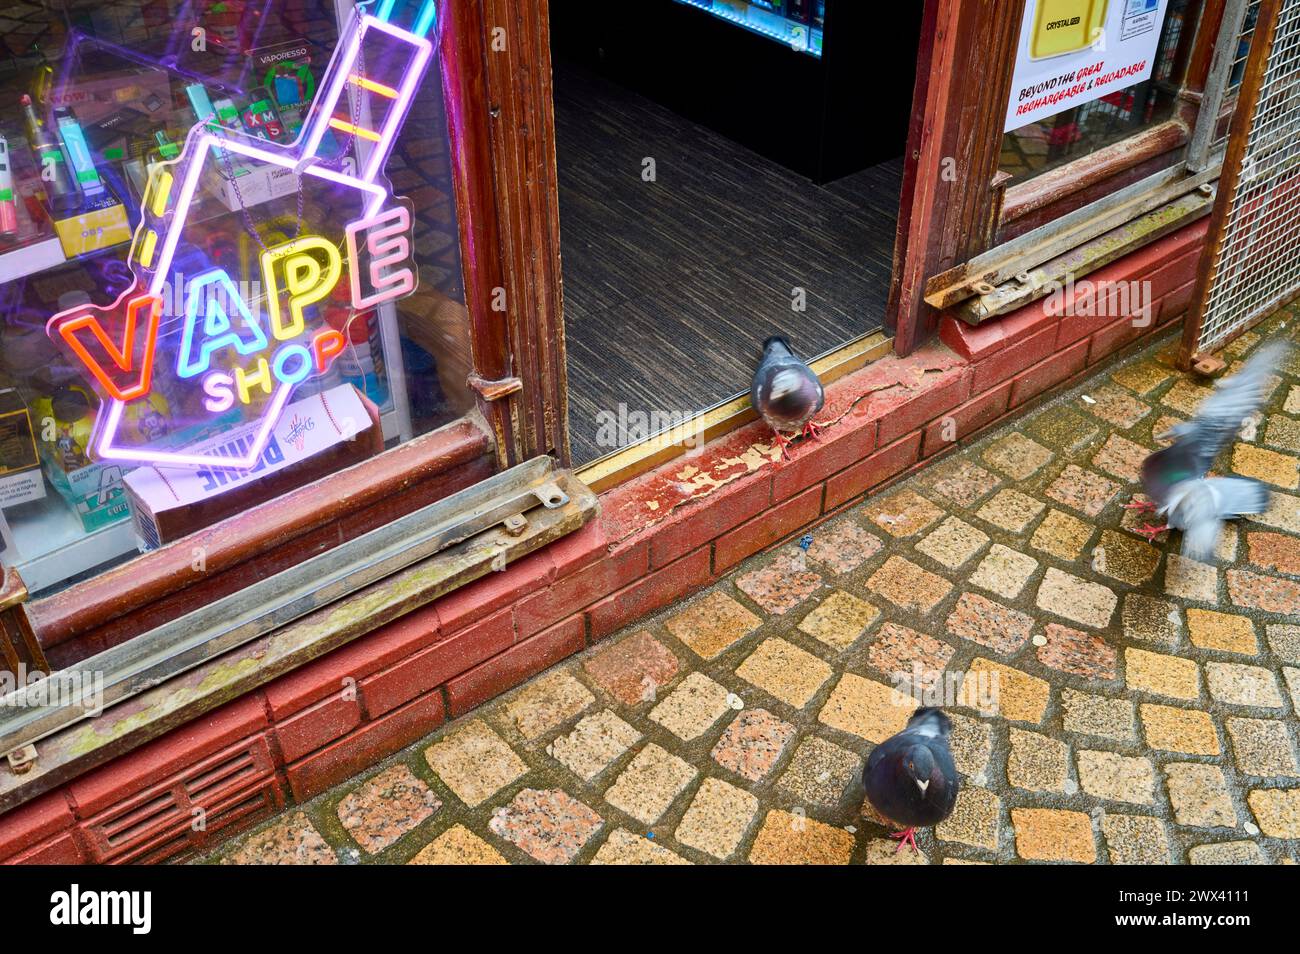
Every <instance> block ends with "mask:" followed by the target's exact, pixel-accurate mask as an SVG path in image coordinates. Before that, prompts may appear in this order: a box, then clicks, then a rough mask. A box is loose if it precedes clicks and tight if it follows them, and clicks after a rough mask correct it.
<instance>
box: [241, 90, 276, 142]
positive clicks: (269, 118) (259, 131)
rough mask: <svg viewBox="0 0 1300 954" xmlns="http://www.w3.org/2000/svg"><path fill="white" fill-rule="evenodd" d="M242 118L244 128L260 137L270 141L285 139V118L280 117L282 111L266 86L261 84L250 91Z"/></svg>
mask: <svg viewBox="0 0 1300 954" xmlns="http://www.w3.org/2000/svg"><path fill="white" fill-rule="evenodd" d="M240 119H242V120H243V122H244V128H245V129H247V130H248V131H249V132H251V133H252V134H253V135H254V136H256V137H257V138H258V139H266V140H269V141H270V142H284V141H285V135H284V120H282V119H281V118H280V111H279V110H278V109H276V108H275V103H274V102H272V100H271V94H270V93H269V92H267V91H266V87H264V86H259V87H257V89H255V90H253V91H252V92H251V93H249V103H248V106H246V107H245V108H244V112H243V113H242V114H241V116H240Z"/></svg>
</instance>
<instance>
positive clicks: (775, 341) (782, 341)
mask: <svg viewBox="0 0 1300 954" xmlns="http://www.w3.org/2000/svg"><path fill="white" fill-rule="evenodd" d="M772 345H780V346H781V347H783V348H785V350H786V351H791V350H792V349H791V347H790V339H789V338H787V337H786V336H785V335H769V336H768V337H767V338H766V339H764V341H763V354H767V352H768V349H770V348H771V347H772Z"/></svg>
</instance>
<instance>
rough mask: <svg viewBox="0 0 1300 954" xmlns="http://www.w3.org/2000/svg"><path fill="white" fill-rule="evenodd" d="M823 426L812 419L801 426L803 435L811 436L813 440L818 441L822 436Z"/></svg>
mask: <svg viewBox="0 0 1300 954" xmlns="http://www.w3.org/2000/svg"><path fill="white" fill-rule="evenodd" d="M823 426H824V425H821V424H818V423H816V422H814V421H809V422H808V423H807V424H805V425H804V426H803V436H804V437H811V438H812V439H813V440H815V441H819V440H821V437H822V428H823Z"/></svg>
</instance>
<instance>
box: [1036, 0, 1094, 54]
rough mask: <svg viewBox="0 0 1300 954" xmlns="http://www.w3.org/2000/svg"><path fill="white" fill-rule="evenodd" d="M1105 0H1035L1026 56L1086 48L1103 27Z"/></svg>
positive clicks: (1065, 52) (1069, 51)
mask: <svg viewBox="0 0 1300 954" xmlns="http://www.w3.org/2000/svg"><path fill="white" fill-rule="evenodd" d="M1106 7H1107V0H1038V8H1037V9H1036V10H1035V11H1034V32H1033V34H1032V35H1031V36H1030V38H1029V55H1030V56H1031V57H1033V58H1034V59H1036V60H1045V59H1047V58H1049V57H1053V56H1064V55H1065V54H1067V53H1077V52H1079V51H1080V50H1084V49H1087V48H1088V47H1090V46H1092V44H1093V43H1095V42H1097V37H1098V36H1100V35H1101V34H1102V32H1104V31H1105V29H1106Z"/></svg>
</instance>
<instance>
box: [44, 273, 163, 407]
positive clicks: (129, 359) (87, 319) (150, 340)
mask: <svg viewBox="0 0 1300 954" xmlns="http://www.w3.org/2000/svg"><path fill="white" fill-rule="evenodd" d="M144 308H148V309H149V318H148V328H147V330H146V332H145V344H144V356H143V357H142V358H141V360H140V376H139V379H138V380H137V382H136V383H134V384H132V385H131V386H130V387H127V388H123V387H120V386H119V385H118V383H117V382H116V381H114V380H113V377H112V376H111V375H110V374H109V373H108V372H107V371H106V370H105V369H104V367H103V366H102V365H101V364H100V363H99V361H97V360H96V359H95V358H94V357H92V356H91V354H90V352H89V351H87V350H86V346H85V345H84V344H82V343H81V341H80V340H79V339H78V338H77V332H79V331H81V330H82V329H89V330H90V333H91V334H93V335H94V336H95V340H97V341H98V342H99V343H100V346H101V347H103V349H104V351H106V352H107V353H108V356H109V357H110V358H112V359H113V363H114V364H115V365H117V366H118V368H120V369H121V370H122V371H123V372H125V373H127V374H130V373H131V368H132V365H133V364H134V363H135V329H136V324H137V322H138V320H139V319H138V315H139V313H140V311H141V310H142V309H144ZM161 316H162V299H160V298H157V297H155V296H153V295H143V296H141V297H139V298H133V299H131V300H130V301H129V302H127V304H126V329H125V331H124V332H123V338H122V347H121V349H120V350H119V349H118V347H117V346H116V345H115V344H113V342H112V341H111V340H110V339H109V337H108V334H107V333H106V332H105V331H104V326H103V325H101V324H100V323H99V319H98V318H97V317H95V316H94V315H93V314H90V313H87V314H84V315H78V316H77V317H76V318H73V319H71V320H69V321H65V322H63V323H62V324H60V325H59V334H60V335H62V336H63V340H64V341H66V342H67V343H68V347H70V348H71V349H72V350H73V351H74V352H76V354H77V357H79V358H80V359H81V360H82V363H83V364H85V366H86V367H87V368H88V369H89V370H90V373H91V374H93V375H94V376H95V379H96V380H97V381H99V383H100V384H102V385H103V386H104V390H105V391H107V392H108V394H109V396H110V397H111V398H113V399H114V400H116V401H134V400H135V399H136V398H138V397H144V395H146V394H148V393H149V390H150V388H152V387H153V359H154V346H155V344H157V341H158V323H159V320H160V319H161Z"/></svg>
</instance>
